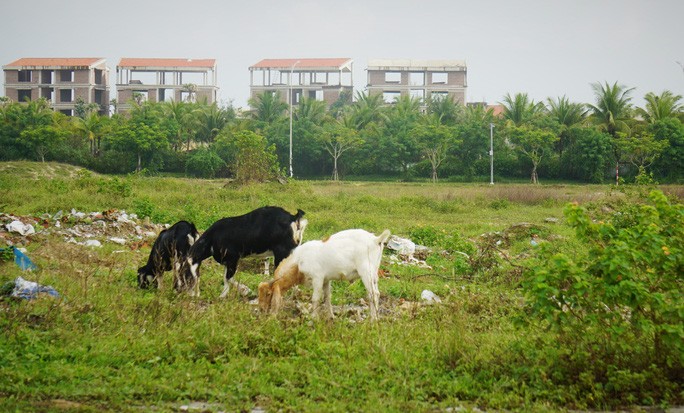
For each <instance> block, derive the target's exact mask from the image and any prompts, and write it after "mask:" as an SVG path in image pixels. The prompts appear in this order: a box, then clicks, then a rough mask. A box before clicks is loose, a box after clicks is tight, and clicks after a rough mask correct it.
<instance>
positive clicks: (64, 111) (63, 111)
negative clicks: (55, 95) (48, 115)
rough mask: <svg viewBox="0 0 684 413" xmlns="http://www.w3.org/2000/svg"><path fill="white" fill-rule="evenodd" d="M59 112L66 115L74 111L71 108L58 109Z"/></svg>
mask: <svg viewBox="0 0 684 413" xmlns="http://www.w3.org/2000/svg"><path fill="white" fill-rule="evenodd" d="M59 112H60V113H63V114H65V115H67V116H73V115H74V111H73V110H72V109H60V111H59Z"/></svg>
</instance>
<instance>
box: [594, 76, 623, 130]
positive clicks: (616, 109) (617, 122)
mask: <svg viewBox="0 0 684 413" xmlns="http://www.w3.org/2000/svg"><path fill="white" fill-rule="evenodd" d="M591 87H592V89H593V90H594V94H595V96H596V105H587V107H588V108H589V111H590V112H591V117H590V119H591V121H592V122H593V123H595V124H596V125H598V126H599V128H600V129H602V130H603V131H605V132H608V133H609V134H610V135H611V136H613V137H615V136H616V133H617V132H629V130H630V128H629V125H628V121H629V120H630V119H631V109H632V104H631V103H630V101H631V100H632V98H631V96H629V95H630V93H632V91H633V90H634V88H629V89H627V88H626V87H625V86H623V85H618V84H617V82H615V83H614V84H613V86H611V85H609V84H608V82H606V83H605V85H602V84H600V83H592V84H591Z"/></svg>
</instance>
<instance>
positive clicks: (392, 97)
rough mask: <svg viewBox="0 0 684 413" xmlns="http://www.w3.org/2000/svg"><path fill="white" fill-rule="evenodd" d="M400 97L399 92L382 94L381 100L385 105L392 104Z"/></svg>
mask: <svg viewBox="0 0 684 413" xmlns="http://www.w3.org/2000/svg"><path fill="white" fill-rule="evenodd" d="M400 96H401V92H382V100H384V101H385V103H394V102H396V101H397V99H399V97H400Z"/></svg>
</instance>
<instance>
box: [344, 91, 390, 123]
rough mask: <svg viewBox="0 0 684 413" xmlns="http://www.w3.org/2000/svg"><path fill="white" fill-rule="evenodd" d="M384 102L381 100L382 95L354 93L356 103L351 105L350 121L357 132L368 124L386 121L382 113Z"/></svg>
mask: <svg viewBox="0 0 684 413" xmlns="http://www.w3.org/2000/svg"><path fill="white" fill-rule="evenodd" d="M384 104H385V102H383V100H382V94H373V95H367V94H365V93H361V92H357V93H356V102H354V103H353V104H352V105H351V109H350V111H351V115H350V116H351V120H352V122H353V123H354V125H355V126H356V129H357V130H361V129H363V128H365V127H366V126H368V124H370V123H381V122H382V121H384V120H386V119H387V118H386V116H385V114H384V113H383V106H384Z"/></svg>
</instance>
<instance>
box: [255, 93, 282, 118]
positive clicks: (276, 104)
mask: <svg viewBox="0 0 684 413" xmlns="http://www.w3.org/2000/svg"><path fill="white" fill-rule="evenodd" d="M249 106H251V107H252V110H251V111H250V112H249V116H250V117H251V118H252V119H254V120H256V121H260V122H264V123H273V122H275V121H276V120H277V119H278V118H280V117H281V116H284V115H285V112H286V111H287V109H288V105H287V102H285V101H284V100H283V99H282V98H281V97H280V92H275V93H270V92H264V93H262V94H260V95H257V96H256V97H254V98H252V99H249Z"/></svg>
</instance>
